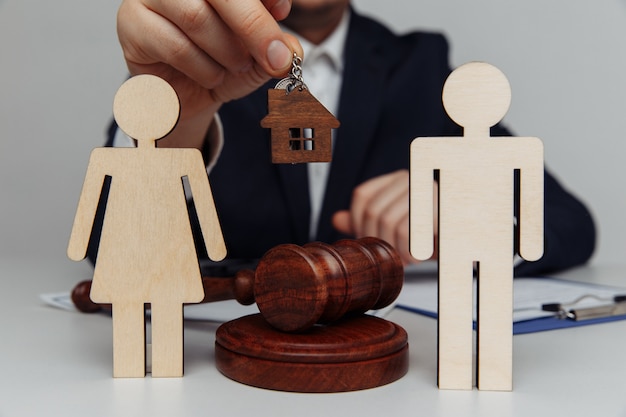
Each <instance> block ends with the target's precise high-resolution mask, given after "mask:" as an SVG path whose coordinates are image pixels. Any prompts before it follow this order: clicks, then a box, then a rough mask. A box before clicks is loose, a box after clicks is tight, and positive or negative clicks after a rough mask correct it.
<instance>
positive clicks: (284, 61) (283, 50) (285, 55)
mask: <svg viewBox="0 0 626 417" xmlns="http://www.w3.org/2000/svg"><path fill="white" fill-rule="evenodd" d="M267 60H268V61H269V63H270V66H271V67H272V69H274V70H276V71H278V70H282V69H285V68H286V67H287V66H288V65H289V64H290V63H291V50H290V49H289V48H287V45H285V44H284V43H282V42H281V41H279V40H275V41H272V42H271V43H270V46H268V47H267Z"/></svg>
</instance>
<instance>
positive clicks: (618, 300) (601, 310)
mask: <svg viewBox="0 0 626 417" xmlns="http://www.w3.org/2000/svg"><path fill="white" fill-rule="evenodd" d="M589 298H593V299H596V300H599V301H604V302H607V304H602V305H599V306H595V307H579V308H576V307H575V306H576V304H579V303H580V302H581V301H583V300H586V299H589ZM541 309H542V310H543V311H550V312H554V313H556V315H557V316H558V317H559V318H560V319H569V320H574V321H582V320H591V319H598V318H605V317H612V316H622V315H626V295H616V296H614V297H613V298H612V299H607V298H602V297H598V296H595V295H592V294H587V295H583V296H580V297H578V298H577V299H576V300H574V301H572V302H570V303H567V304H561V303H547V304H543V305H542V306H541Z"/></svg>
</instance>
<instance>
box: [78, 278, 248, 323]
mask: <svg viewBox="0 0 626 417" xmlns="http://www.w3.org/2000/svg"><path fill="white" fill-rule="evenodd" d="M202 287H203V288H204V299H203V300H202V301H200V302H201V303H211V302H215V301H224V300H237V302H239V303H240V304H243V305H250V304H252V303H254V271H252V270H248V269H244V270H241V271H238V272H237V274H236V275H235V276H234V277H202ZM90 291H91V280H85V281H81V282H79V283H78V284H76V286H75V287H74V289H73V290H72V293H71V298H72V302H73V303H74V306H76V308H77V309H78V310H79V311H82V312H83V313H95V312H97V311H100V310H103V309H105V310H110V309H111V304H96V303H94V302H93V301H91V298H89V292H90Z"/></svg>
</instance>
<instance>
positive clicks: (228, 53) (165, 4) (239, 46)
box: [147, 0, 252, 72]
mask: <svg viewBox="0 0 626 417" xmlns="http://www.w3.org/2000/svg"><path fill="white" fill-rule="evenodd" d="M147 5H148V7H149V8H150V9H151V10H153V11H154V12H155V13H158V14H159V15H161V16H162V17H164V18H165V19H167V20H169V21H171V22H172V23H173V24H174V25H176V26H177V27H178V28H179V29H180V31H181V32H182V33H183V34H184V35H185V36H187V37H188V38H189V39H190V41H191V42H193V43H194V44H195V45H197V46H198V47H199V48H200V49H201V50H202V51H204V52H205V53H206V54H207V55H208V56H210V57H211V58H212V59H213V60H214V61H216V62H217V63H219V64H220V65H221V66H223V67H224V68H226V69H227V70H229V71H232V72H240V71H244V70H245V69H247V68H249V67H250V66H251V64H252V56H251V55H250V54H249V53H248V51H247V50H246V48H245V46H244V44H243V43H242V42H241V40H240V39H239V38H238V37H237V36H236V35H235V33H233V31H232V30H231V29H230V28H229V27H228V26H227V25H226V24H225V23H224V21H223V20H222V19H221V17H220V16H219V15H218V14H217V12H216V11H215V10H214V9H213V8H212V7H211V6H210V5H209V4H208V3H207V2H206V1H205V0H177V1H172V0H148V2H147Z"/></svg>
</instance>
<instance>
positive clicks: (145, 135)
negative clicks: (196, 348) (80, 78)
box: [68, 75, 226, 377]
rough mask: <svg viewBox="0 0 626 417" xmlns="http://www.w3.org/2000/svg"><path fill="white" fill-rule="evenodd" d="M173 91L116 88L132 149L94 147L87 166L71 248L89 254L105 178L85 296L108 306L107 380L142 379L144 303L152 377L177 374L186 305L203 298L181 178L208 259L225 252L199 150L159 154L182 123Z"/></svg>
mask: <svg viewBox="0 0 626 417" xmlns="http://www.w3.org/2000/svg"><path fill="white" fill-rule="evenodd" d="M179 110H180V104H179V101H178V97H177V96H176V93H175V91H174V90H173V89H172V87H171V86H170V85H169V84H167V83H166V82H165V81H163V80H162V79H160V78H158V77H155V76H152V75H141V76H136V77H133V78H131V79H129V80H128V81H126V82H125V83H124V84H123V85H122V86H121V87H120V89H119V90H118V92H117V94H116V96H115V101H114V106H113V112H114V115H115V119H116V121H117V123H118V125H119V127H120V128H121V129H122V130H123V131H124V132H126V134H128V135H129V136H130V137H132V138H134V139H135V140H136V141H137V148H98V149H95V150H94V151H93V152H92V154H91V158H90V161H89V167H88V170H87V175H86V178H85V182H84V185H83V190H82V193H81V196H80V200H79V203H78V209H77V212H76V218H75V220H74V226H73V228H72V234H71V237H70V242H69V246H68V256H69V257H70V258H71V259H73V260H81V259H84V258H85V255H86V250H87V244H88V242H89V237H90V234H91V229H92V226H93V222H94V217H95V213H96V208H97V206H98V200H99V198H100V194H101V190H102V186H103V183H104V181H105V177H106V176H109V177H111V185H110V191H109V194H108V198H107V201H106V214H105V217H104V221H103V226H102V234H101V237H100V245H99V250H98V259H97V261H96V265H95V269H94V276H93V285H92V289H91V294H90V296H91V299H92V300H93V301H94V302H96V303H111V304H112V307H113V376H115V377H143V376H145V372H146V368H145V349H146V344H145V308H144V306H145V304H146V303H151V322H152V375H153V376H155V377H175V376H182V374H183V303H193V302H199V301H201V300H202V299H203V297H204V291H203V288H202V281H201V276H200V267H199V264H198V258H197V254H196V249H195V245H194V241H193V236H192V231H191V226H190V221H189V217H188V216H189V215H188V209H187V201H186V197H185V193H184V189H183V178H184V177H186V178H187V179H188V181H189V186H190V188H191V193H192V194H193V199H194V204H195V205H196V207H197V212H198V217H199V222H200V226H201V229H202V235H203V237H204V242H205V245H206V248H207V252H208V253H209V256H210V257H211V258H212V259H214V260H220V259H223V258H224V256H225V255H226V248H225V245H224V239H223V237H222V232H221V228H220V225H219V221H218V218H217V213H216V209H215V205H214V203H213V196H212V193H211V189H210V186H209V181H208V176H207V172H206V168H205V165H204V162H203V159H202V155H201V153H200V151H198V150H197V149H165V148H163V149H162V148H157V147H156V140H157V139H159V138H161V137H163V136H165V135H167V134H168V133H169V132H170V131H171V130H172V129H173V128H174V126H175V125H176V123H177V121H178V116H179Z"/></svg>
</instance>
